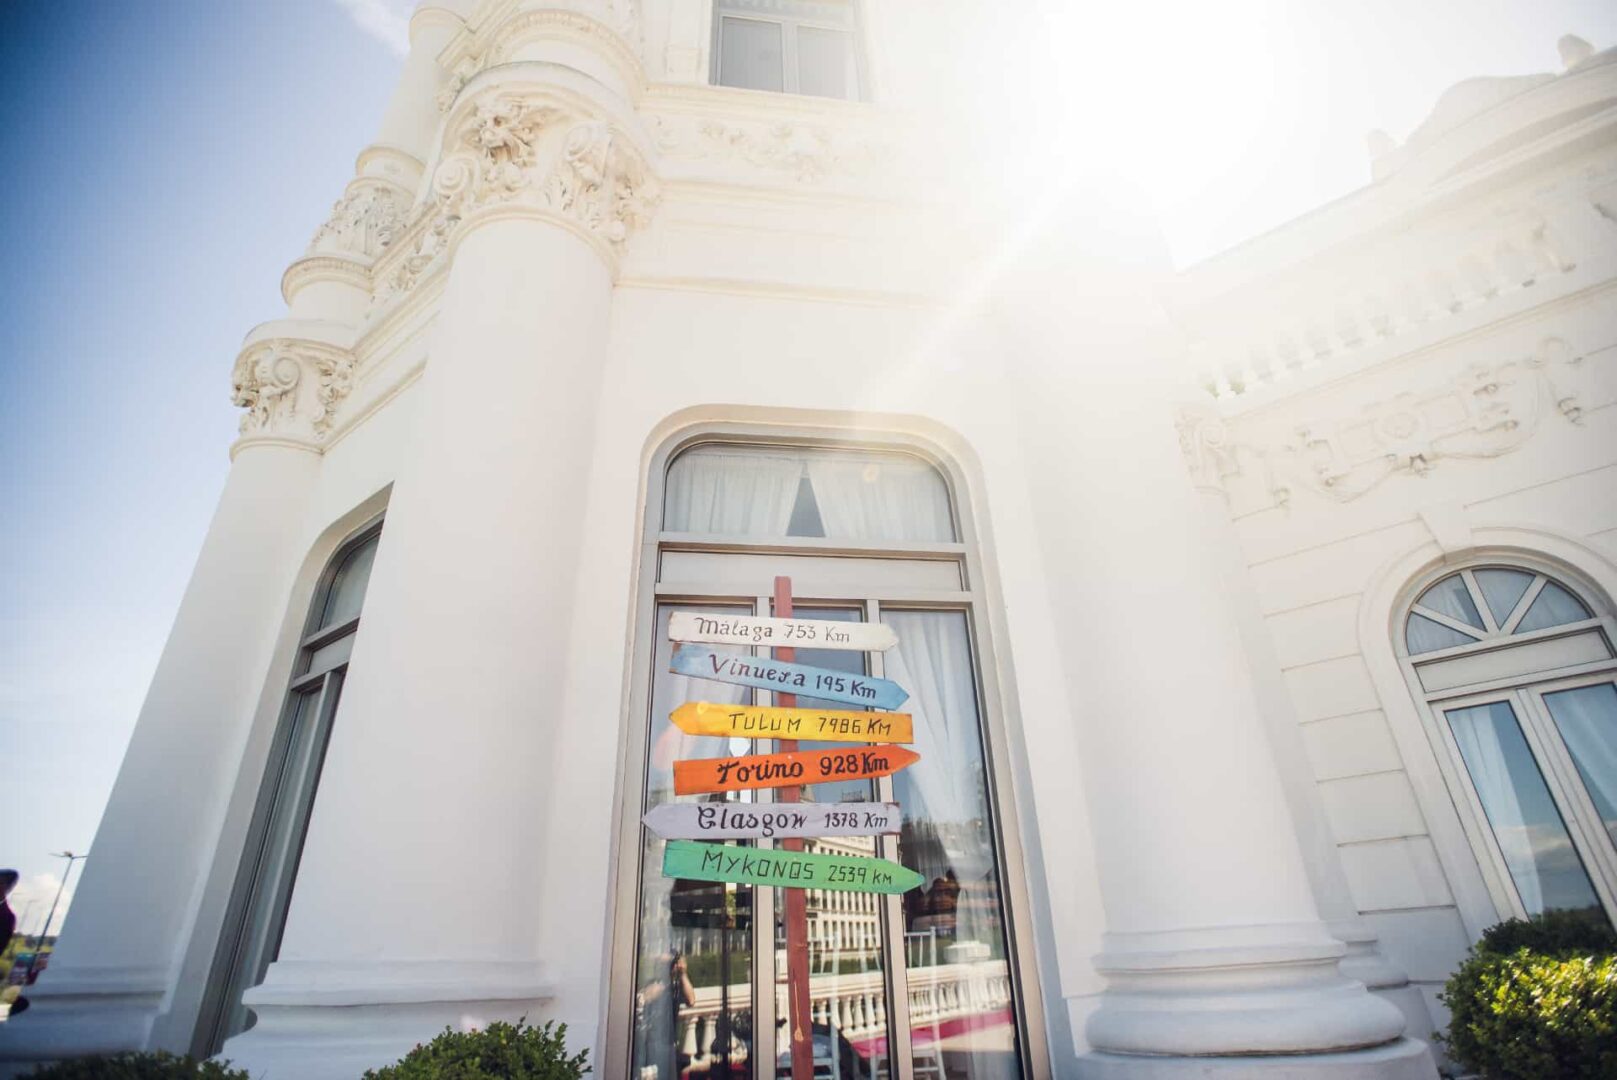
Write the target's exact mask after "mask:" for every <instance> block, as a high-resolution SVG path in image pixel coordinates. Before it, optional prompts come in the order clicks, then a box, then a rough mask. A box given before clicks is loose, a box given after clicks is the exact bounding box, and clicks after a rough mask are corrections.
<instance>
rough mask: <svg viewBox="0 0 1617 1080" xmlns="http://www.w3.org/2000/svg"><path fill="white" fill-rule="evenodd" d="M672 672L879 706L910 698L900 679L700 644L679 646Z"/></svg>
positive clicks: (675, 651)
mask: <svg viewBox="0 0 1617 1080" xmlns="http://www.w3.org/2000/svg"><path fill="white" fill-rule="evenodd" d="M776 651H779V649H777V650H776ZM670 670H671V671H673V672H674V673H675V674H676V675H690V676H692V677H694V678H697V679H712V680H713V681H714V682H721V683H730V684H731V685H734V686H752V687H756V688H758V689H759V690H773V691H774V692H775V693H777V694H793V695H796V694H806V695H808V696H809V697H817V698H824V699H825V700H827V701H843V702H847V703H848V704H850V705H874V706H875V707H876V708H878V709H896V708H898V707H899V706H900V705H902V704H904V702H906V701H908V700H909V696H910V695H909V692H908V691H907V690H905V689H904V688H903V687H902V686H899V685H898V684H897V683H896V682H889V681H888V680H886V679H878V678H875V677H874V676H871V675H851V674H849V673H848V672H846V671H832V670H831V669H830V668H817V667H809V666H808V665H807V664H793V663H787V662H783V661H781V660H778V659H776V660H770V659H767V658H765V657H762V656H745V655H738V654H736V653H718V652H714V651H713V650H712V649H704V648H702V647H701V646H698V645H681V646H680V647H679V648H678V649H675V650H674V661H673V664H672V665H671V667H670ZM793 704H796V702H795V701H794V702H793Z"/></svg>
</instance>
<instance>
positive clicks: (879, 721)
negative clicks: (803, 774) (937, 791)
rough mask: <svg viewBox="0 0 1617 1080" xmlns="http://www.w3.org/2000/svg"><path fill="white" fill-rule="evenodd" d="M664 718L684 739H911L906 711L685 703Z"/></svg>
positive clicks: (836, 740)
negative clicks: (691, 737)
mask: <svg viewBox="0 0 1617 1080" xmlns="http://www.w3.org/2000/svg"><path fill="white" fill-rule="evenodd" d="M670 719H672V720H673V721H674V726H675V727H677V728H679V730H681V731H683V732H685V734H687V735H721V736H729V737H734V738H742V739H813V740H820V741H824V742H857V743H907V742H913V741H914V739H915V733H914V731H913V725H912V724H911V721H910V714H909V713H895V712H848V711H845V710H840V709H782V708H777V707H773V706H768V705H715V704H713V703H712V702H709V701H690V702H686V703H685V704H684V705H681V706H680V707H679V708H677V709H675V710H674V712H673V714H672V716H671V717H670Z"/></svg>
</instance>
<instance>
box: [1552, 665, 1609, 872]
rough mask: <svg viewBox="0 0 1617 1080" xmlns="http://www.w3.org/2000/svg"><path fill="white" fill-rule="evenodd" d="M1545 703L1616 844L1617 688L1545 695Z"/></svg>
mask: <svg viewBox="0 0 1617 1080" xmlns="http://www.w3.org/2000/svg"><path fill="white" fill-rule="evenodd" d="M1544 704H1545V705H1547V706H1548V707H1549V710H1550V715H1551V716H1553V717H1555V726H1556V727H1557V728H1558V729H1559V730H1560V732H1561V738H1562V739H1563V740H1564V741H1565V742H1566V748H1567V749H1568V750H1569V751H1571V753H1572V760H1573V761H1574V762H1575V763H1576V764H1577V766H1578V774H1579V775H1580V776H1582V777H1583V783H1584V786H1585V787H1587V788H1588V789H1589V798H1590V800H1591V801H1592V802H1593V803H1594V804H1595V809H1596V810H1597V811H1598V812H1599V813H1600V817H1601V819H1602V820H1604V821H1605V823H1606V832H1607V833H1608V834H1609V835H1610V836H1611V842H1612V843H1613V844H1617V685H1613V684H1612V683H1601V684H1599V685H1598V686H1580V687H1578V688H1577V689H1576V690H1562V691H1560V692H1559V693H1554V694H1545V695H1544Z"/></svg>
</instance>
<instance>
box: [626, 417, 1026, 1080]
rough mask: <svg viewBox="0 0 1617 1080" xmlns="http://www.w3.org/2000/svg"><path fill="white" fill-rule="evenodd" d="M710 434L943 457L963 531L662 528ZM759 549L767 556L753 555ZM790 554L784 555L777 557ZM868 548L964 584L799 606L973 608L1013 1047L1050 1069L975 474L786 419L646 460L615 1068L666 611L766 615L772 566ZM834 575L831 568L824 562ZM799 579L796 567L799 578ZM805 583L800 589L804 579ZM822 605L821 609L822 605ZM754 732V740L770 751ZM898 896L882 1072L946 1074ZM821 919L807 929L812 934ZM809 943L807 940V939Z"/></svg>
mask: <svg viewBox="0 0 1617 1080" xmlns="http://www.w3.org/2000/svg"><path fill="white" fill-rule="evenodd" d="M706 443H722V444H735V443H745V444H754V445H757V446H760V447H776V448H780V447H788V448H792V447H795V448H807V449H828V450H851V451H864V452H876V453H882V452H898V453H903V454H908V455H912V456H914V457H916V458H919V459H921V460H923V461H925V462H927V463H928V464H930V465H931V466H932V467H933V468H935V469H936V470H937V471H938V472H939V473H940V474H941V475H942V477H943V478H944V482H945V485H946V487H947V489H948V493H949V499H950V502H951V508H952V513H953V516H954V523H955V537H956V538H955V539H954V540H952V541H950V542H946V543H922V542H915V541H864V542H854V541H848V540H843V539H837V538H824V537H799V536H786V537H773V538H768V539H758V540H747V541H742V540H738V539H737V538H736V537H734V536H719V535H707V534H698V533H677V532H665V531H663V529H662V515H663V507H664V500H665V496H666V493H667V490H668V474H669V468H670V465H671V464H672V462H673V461H674V460H675V459H676V458H678V457H679V455H680V454H681V453H683V452H685V451H687V450H689V449H692V448H693V447H697V446H700V445H702V444H706ZM726 555H728V556H739V557H741V561H749V560H750V561H751V562H752V563H753V565H751V566H749V567H748V569H747V571H743V572H742V575H743V576H746V574H747V573H748V572H751V576H750V577H749V578H748V580H749V581H755V582H756V584H754V585H753V586H752V587H751V588H749V589H745V590H742V589H739V588H738V587H737V585H736V584H735V583H734V579H733V577H732V576H731V575H730V574H729V573H720V574H718V575H717V576H716V577H715V578H712V579H710V580H708V581H701V580H694V579H691V578H688V577H681V576H680V574H681V573H682V572H683V571H676V572H675V574H674V575H673V576H671V577H667V578H665V575H664V569H665V564H666V562H667V560H669V558H670V557H671V556H672V557H674V558H675V559H676V560H678V559H684V558H686V557H694V559H695V562H696V563H697V564H700V561H701V560H704V559H706V558H708V557H710V556H726ZM754 556H761V557H762V558H757V559H752V557H754ZM777 556H784V557H787V558H785V559H777V558H773V557H777ZM867 560H897V561H899V562H900V563H903V564H908V565H921V564H932V565H935V566H938V567H944V566H948V567H952V568H954V572H956V573H957V574H958V579H957V585H955V586H953V587H943V588H939V587H936V586H935V585H931V586H924V587H913V586H911V587H903V588H897V589H885V590H882V591H884V592H886V593H887V594H888V595H887V596H885V597H878V596H873V595H871V594H870V591H869V590H864V591H861V590H860V589H859V588H858V587H857V586H839V587H833V588H832V589H831V590H829V592H828V591H827V590H824V589H821V590H818V591H817V592H815V594H814V595H813V596H812V597H810V598H808V599H806V600H805V601H804V603H803V604H801V605H800V606H799V607H798V610H797V614H799V615H800V616H803V617H810V618H812V617H822V618H823V617H827V616H828V615H829V614H830V613H831V612H832V611H836V610H847V609H848V608H849V607H850V606H859V607H860V609H861V611H862V613H863V615H864V617H865V618H866V619H867V620H868V621H879V620H880V618H881V616H882V611H883V607H884V604H885V605H886V606H887V608H888V609H889V610H903V611H906V612H921V611H934V612H960V613H961V614H963V616H964V618H965V622H966V625H967V634H968V638H969V642H970V652H971V665H972V668H973V672H974V677H975V684H976V694H977V708H978V717H979V722H980V736H981V739H982V749H983V753H984V756H985V765H986V769H987V786H988V789H989V790H988V793H987V798H988V803H989V806H990V808H991V813H992V815H993V817H994V840H995V847H996V857H997V866H996V871H997V874H998V880H999V882H1000V883H1001V884H1002V887H1003V897H1004V905H1005V911H1004V919H1005V925H1006V936H1007V943H1006V944H1007V960H1008V969H1009V973H1010V980H1011V985H1012V992H1013V994H1014V999H1015V1003H1016V1007H1015V1012H1014V1017H1015V1024H1016V1051H1017V1054H1018V1058H1019V1060H1020V1062H1021V1068H1022V1071H1023V1074H1024V1075H1025V1076H1027V1077H1030V1078H1041V1080H1042V1078H1046V1077H1049V1076H1050V1075H1051V1072H1050V1059H1049V1048H1048V1044H1047V1041H1046V1029H1045V1020H1044V1004H1043V999H1042V993H1041V983H1040V979H1039V976H1038V967H1037V964H1038V958H1037V956H1036V942H1037V936H1036V929H1035V921H1034V915H1033V907H1032V902H1031V899H1030V896H1029V894H1028V891H1027V875H1026V871H1025V854H1024V852H1023V849H1022V846H1021V843H1020V829H1019V826H1018V824H1017V813H1016V807H1015V800H1014V796H1013V795H1012V791H1013V787H1012V783H1013V781H1012V775H1011V770H1010V750H1009V742H1008V739H1009V736H1008V734H1007V731H1006V727H1005V717H1006V711H1005V703H1004V701H1003V699H1002V695H1001V693H1000V690H999V684H998V680H997V678H996V677H995V664H994V660H993V656H994V647H993V640H992V635H991V628H990V621H991V620H990V619H989V617H988V611H987V604H988V602H989V601H988V597H987V595H986V593H985V588H984V572H983V567H982V562H981V554H980V550H979V546H978V541H977V533H976V530H975V527H974V524H973V519H972V515H971V512H970V504H969V487H968V483H967V478H966V477H965V475H964V474H963V473H962V472H961V470H960V469H959V467H958V466H957V465H956V464H955V463H954V462H953V460H952V459H950V458H949V457H948V456H947V455H946V454H943V453H941V452H940V451H938V450H937V449H936V448H935V447H933V446H932V444H931V443H930V442H928V441H927V440H925V439H923V438H920V437H916V436H912V435H908V434H903V433H891V434H885V435H882V436H880V437H863V436H860V437H854V436H850V435H849V434H848V433H846V432H843V431H839V430H836V429H819V430H814V429H810V430H804V429H801V428H794V429H792V431H791V433H789V434H788V433H783V432H782V430H781V429H780V428H778V427H774V426H772V425H767V424H752V423H742V422H736V423H713V424H708V425H704V426H703V427H702V428H700V429H699V430H697V431H692V432H687V433H685V434H683V435H681V436H679V437H677V438H674V439H671V440H670V441H669V442H667V443H665V444H664V445H663V446H662V447H661V448H660V449H659V450H658V451H657V453H656V454H655V455H654V456H653V458H652V460H651V463H650V478H649V482H648V485H647V492H646V502H645V514H644V521H643V532H642V539H641V547H640V558H639V572H638V578H637V580H638V593H637V596H638V599H637V602H636V607H635V633H634V637H633V649H632V652H631V657H630V663H631V665H632V666H631V674H630V675H629V682H628V693H627V712H626V717H625V739H624V743H623V749H624V752H623V758H622V769H621V771H620V774H619V780H618V798H617V805H616V808H615V812H616V815H617V820H618V833H617V846H616V851H615V862H614V871H613V881H614V884H613V892H612V897H613V900H612V902H613V922H612V938H611V942H610V956H611V962H610V967H609V970H608V985H609V987H610V990H609V995H610V996H609V999H608V1002H607V1009H606V1028H605V1030H606V1039H605V1044H604V1048H603V1053H602V1058H603V1067H604V1071H605V1073H606V1074H608V1075H623V1076H630V1075H633V1069H632V1062H633V1058H632V1056H631V1054H632V1042H633V1039H634V1035H635V1000H634V999H635V991H636V965H637V962H638V953H637V949H638V944H639V943H638V938H637V935H638V930H639V916H640V911H639V905H640V897H641V889H642V885H643V879H644V876H646V875H650V874H654V873H655V870H654V869H650V868H643V867H642V865H641V852H642V839H643V826H642V824H641V821H640V815H641V812H642V808H643V805H644V801H645V798H646V793H647V787H646V764H647V761H648V754H649V753H650V752H651V746H650V739H649V735H650V725H649V724H648V718H649V715H650V710H651V705H652V702H651V698H652V685H651V679H650V678H648V673H649V672H651V669H652V667H653V663H654V657H655V656H656V648H657V644H658V642H657V638H656V635H657V631H658V627H659V625H660V621H659V611H660V610H661V609H663V608H664V607H666V606H667V605H669V604H671V603H674V604H689V605H699V604H721V605H723V604H729V605H734V604H737V603H738V602H742V603H746V604H750V605H751V606H752V610H753V612H755V613H758V614H768V613H769V612H770V610H771V609H770V606H769V602H770V597H769V596H768V595H767V591H768V586H769V584H770V581H771V580H772V575H773V573H775V572H786V573H793V572H794V568H793V567H792V566H791V565H789V564H791V563H793V562H794V561H797V562H799V563H800V565H799V566H798V567H797V568H796V569H799V570H801V569H802V568H803V567H804V566H808V567H812V568H814V569H815V570H816V572H817V571H823V570H826V569H827V568H828V567H830V566H834V565H835V564H836V563H838V562H839V561H840V562H844V563H848V564H850V565H853V564H857V563H863V562H866V561H867ZM830 576H831V577H835V576H836V574H835V573H834V571H833V572H832V573H831V574H830ZM797 580H800V579H796V578H794V582H795V581H797ZM798 591H799V592H801V590H800V589H799V590H798ZM816 608H818V609H820V610H821V611H823V612H826V614H821V615H818V616H816V613H815V609H816ZM883 670H884V669H883V661H882V656H881V654H871V666H870V668H869V669H868V673H869V674H872V675H877V676H880V675H881V674H882V673H883ZM768 748H769V747H768V745H767V744H759V746H758V747H757V749H758V750H760V751H762V750H765V749H768ZM890 784H891V780H890V778H889V780H888V781H887V782H886V784H884V785H883V786H881V787H880V790H879V791H878V793H877V797H878V798H889V797H890V791H891V788H890ZM874 853H875V854H876V855H877V856H879V857H885V858H894V857H895V856H896V841H895V840H894V839H893V838H892V837H886V838H882V839H881V840H880V842H879V843H878V845H877V848H876V851H875V852H874ZM831 895H833V896H836V897H839V898H840V899H839V900H838V903H841V904H844V905H846V904H850V903H853V902H854V901H853V897H854V896H855V895H857V894H831ZM778 902H779V901H778V899H777V897H776V896H775V895H774V890H770V889H761V890H758V893H757V896H756V898H755V900H754V904H755V908H754V910H753V912H752V920H753V921H752V925H753V927H754V932H755V933H756V934H759V935H762V934H765V933H768V930H767V929H764V928H767V927H769V926H770V925H771V924H772V921H773V919H774V915H775V907H776V904H777V903H778ZM901 903H902V900H901V898H898V897H892V898H888V902H886V903H884V906H883V914H882V922H881V933H882V935H883V941H884V943H885V945H884V947H885V949H886V953H885V955H886V957H887V962H888V965H889V967H888V971H887V975H886V984H885V985H886V991H887V993H888V995H889V997H888V1001H889V1005H888V1010H889V1011H888V1015H887V1020H888V1022H889V1024H890V1027H889V1034H888V1037H889V1039H890V1040H891V1043H890V1051H889V1053H890V1061H889V1071H884V1072H882V1073H880V1074H879V1075H881V1076H883V1077H884V1078H890V1080H918V1078H919V1077H926V1076H932V1075H941V1073H931V1072H928V1071H927V1070H925V1069H924V1068H917V1063H916V1062H915V1060H914V1058H913V1056H912V1053H911V1047H910V1035H911V1032H910V1031H909V1030H908V1027H907V1024H906V1020H907V1007H908V1006H907V1002H908V995H909V988H907V987H905V988H900V987H899V980H900V979H901V978H902V977H903V975H904V972H905V964H906V960H907V958H906V957H905V956H904V953H905V946H906V945H907V944H908V943H907V942H906V943H905V945H900V946H898V947H897V948H894V947H893V943H894V942H898V941H902V940H903V936H902V935H903V924H902V921H901V920H902V917H903V916H902V913H901V910H900V905H901ZM812 932H813V931H812V930H811V933H812ZM757 940H758V941H759V943H760V947H757V948H755V949H754V950H753V958H754V959H753V970H752V972H751V978H752V982H753V985H755V986H769V985H771V982H772V980H773V979H774V977H775V972H774V971H773V970H772V969H770V968H769V967H768V964H769V963H770V961H769V960H766V955H767V956H773V952H774V950H773V948H766V947H764V943H763V940H762V938H761V937H759V938H758V939H757ZM812 944H813V943H812V942H811V945H812ZM773 998H774V995H773V994H771V993H767V992H764V993H759V994H758V995H757V997H756V1008H757V1010H758V1015H756V1016H754V1017H753V1018H752V1024H753V1029H754V1030H755V1031H757V1030H770V1029H771V1028H772V1026H773V1024H774V1023H775V1021H776V1020H777V1019H778V1018H776V1017H775V1016H774V1008H775V1003H774V1000H773ZM774 1064H775V1055H774V1054H762V1053H760V1054H756V1055H754V1057H753V1065H752V1072H751V1076H752V1080H773V1078H774V1077H775V1076H776V1073H775V1069H774Z"/></svg>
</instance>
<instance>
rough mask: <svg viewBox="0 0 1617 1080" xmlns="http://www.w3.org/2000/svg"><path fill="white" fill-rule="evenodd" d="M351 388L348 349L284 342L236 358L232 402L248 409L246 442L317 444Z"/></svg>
mask: <svg viewBox="0 0 1617 1080" xmlns="http://www.w3.org/2000/svg"><path fill="white" fill-rule="evenodd" d="M353 383H354V357H353V354H352V353H350V352H349V351H348V350H346V349H340V348H337V347H336V346H332V345H325V344H321V343H319V342H313V341H296V340H289V339H282V340H277V341H269V342H262V343H259V344H256V345H253V346H251V347H249V348H247V349H245V350H243V352H242V354H241V355H240V356H239V357H237V358H236V367H235V371H234V373H233V374H232V376H231V395H230V400H231V403H232V404H234V405H236V406H238V407H239V408H242V409H245V410H246V412H245V413H243V415H242V418H241V434H242V436H243V437H244V438H246V437H254V436H261V437H274V438H282V439H291V440H294V441H303V442H308V443H312V444H318V443H321V442H324V441H325V439H326V437H327V436H328V435H329V434H330V433H331V429H332V424H333V421H334V420H335V417H336V413H337V410H338V408H339V407H340V406H341V405H342V402H343V400H344V399H345V398H346V397H347V396H348V393H349V391H350V390H352V389H353Z"/></svg>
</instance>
